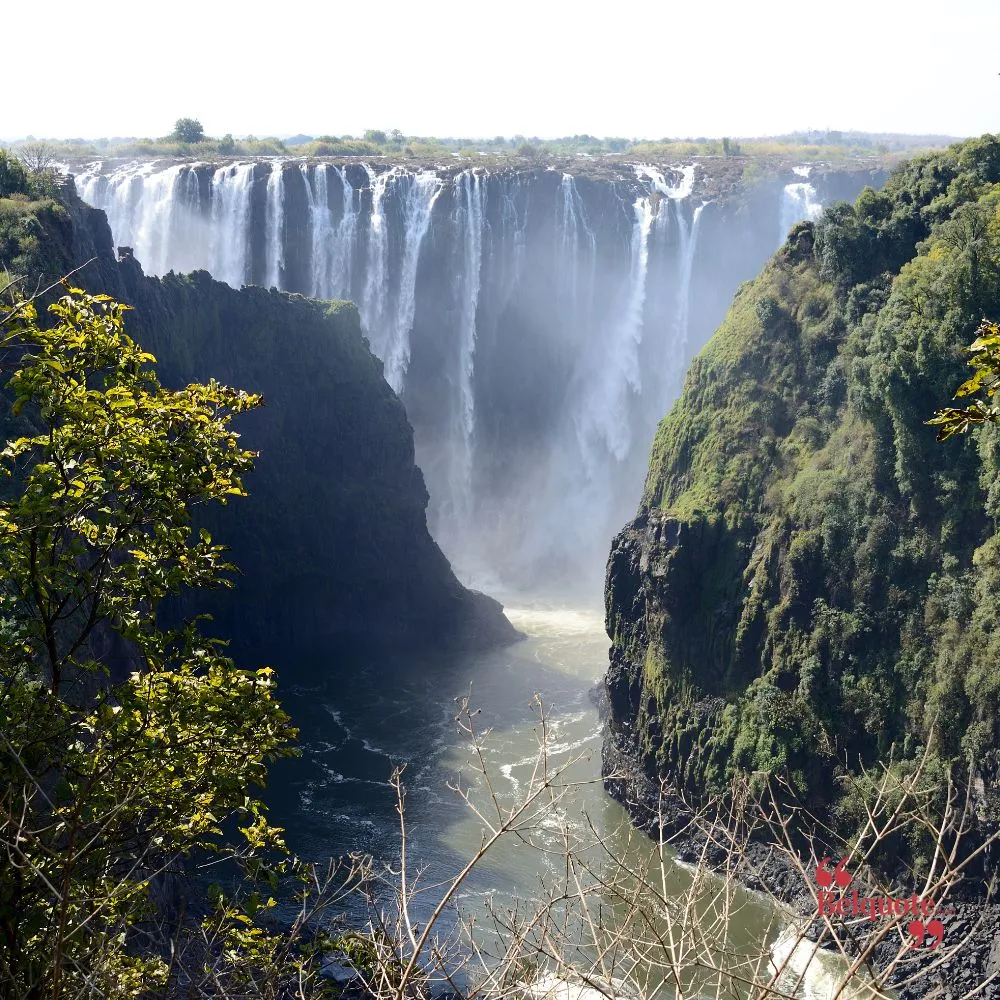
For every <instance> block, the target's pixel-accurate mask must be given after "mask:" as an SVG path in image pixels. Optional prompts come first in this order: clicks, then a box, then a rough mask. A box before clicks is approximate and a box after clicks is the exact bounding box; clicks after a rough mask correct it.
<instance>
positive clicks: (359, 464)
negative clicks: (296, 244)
mask: <svg viewBox="0 0 1000 1000" xmlns="http://www.w3.org/2000/svg"><path fill="white" fill-rule="evenodd" d="M66 210H67V211H66V216H65V217H64V218H63V221H62V225H61V227H60V229H59V230H58V231H55V230H48V229H47V230H46V232H47V233H48V235H47V237H46V244H45V245H46V248H47V249H46V256H45V259H44V264H45V268H46V271H47V272H48V273H49V274H55V275H56V276H58V274H59V273H63V272H64V271H66V270H69V269H70V267H73V266H78V265H80V264H82V263H83V262H85V261H90V263H88V264H87V265H86V266H85V267H83V269H82V270H81V271H80V272H79V273H78V274H77V275H75V276H74V278H73V280H74V281H75V282H77V283H79V284H81V285H83V286H85V287H87V288H88V290H92V291H98V290H100V291H106V292H108V293H109V294H111V295H113V296H115V297H116V298H119V299H121V300H122V301H125V302H128V303H129V304H131V305H132V306H134V311H133V312H131V313H130V314H129V316H128V329H129V332H130V334H131V335H132V336H133V337H134V338H135V339H136V340H137V341H138V342H139V343H140V344H142V346H143V347H144V348H145V349H147V350H149V351H150V352H151V353H153V354H154V355H155V356H156V358H157V369H158V372H159V375H160V379H161V381H162V382H163V383H164V384H165V385H175V386H176V385H185V384H187V383H188V382H192V381H205V380H207V379H209V378H215V379H217V380H219V381H222V382H225V383H227V384H230V385H234V386H238V387H240V388H245V389H247V390H248V391H252V392H259V393H262V394H263V396H264V400H265V405H264V407H263V408H262V409H260V410H257V411H254V412H252V413H249V414H246V415H244V416H243V417H242V418H241V419H240V422H239V424H238V430H239V431H240V433H241V434H242V435H243V441H244V443H245V444H246V446H247V447H249V448H251V449H253V450H255V451H259V452H260V458H259V459H258V462H257V467H256V470H255V471H254V472H253V473H252V474H251V475H250V476H248V477H247V480H246V485H247V488H248V490H249V493H250V496H249V497H248V498H246V499H242V500H240V501H239V502H235V503H233V504H232V505H230V506H228V507H226V508H222V509H219V510H217V511H213V512H212V513H211V514H210V515H207V516H206V517H205V522H204V523H205V526H207V527H208V528H209V529H210V530H211V532H212V534H213V536H214V537H216V538H217V539H218V540H219V541H222V542H223V543H225V544H227V545H229V546H230V547H231V556H232V561H233V562H234V563H235V564H236V565H237V566H238V567H239V570H240V575H239V577H238V579H237V581H236V587H235V589H234V590H232V591H225V592H219V593H218V594H207V595H205V594H199V595H198V596H197V607H198V609H199V610H207V611H209V612H211V613H212V614H213V616H214V618H215V623H214V624H213V625H212V627H211V630H212V631H213V632H214V633H215V634H218V635H221V636H223V637H225V638H228V639H230V640H232V643H233V649H234V652H236V653H237V654H239V655H242V656H252V657H254V658H255V659H258V660H263V659H270V660H272V661H274V662H278V663H281V664H287V665H288V669H289V670H290V671H292V672H293V671H294V663H293V662H289V654H290V652H291V651H292V650H294V651H295V652H296V653H301V652H303V651H305V650H308V649H319V648H323V649H330V648H331V647H333V648H336V647H338V646H344V645H351V646H364V647H387V648H421V649H427V648H432V649H433V648H438V649H444V648H449V647H486V646H490V645H495V644H498V643H503V642H509V641H511V640H513V639H514V638H516V632H515V631H514V630H513V628H512V627H511V626H510V624H509V623H508V622H507V620H506V619H505V618H504V616H503V614H502V609H501V607H500V605H499V604H497V602H495V601H493V600H492V599H491V598H489V597H486V596H485V595H482V594H479V593H476V592H473V591H469V590H467V589H465V588H464V587H463V586H462V585H461V584H460V583H459V581H458V579H457V578H456V577H455V575H454V573H453V572H452V570H451V567H450V565H449V564H448V561H447V560H446V559H445V557H444V555H443V554H442V553H441V551H440V549H439V548H438V547H437V545H436V544H435V543H434V541H433V540H432V539H431V537H430V534H429V533H428V530H427V523H426V514H425V511H426V505H427V491H426V489H425V487H424V481H423V477H422V475H421V473H420V470H419V469H418V468H417V466H416V464H415V462H414V452H413V432H412V430H411V428H410V426H409V424H408V422H407V419H406V415H405V413H404V410H403V406H402V404H401V403H400V401H399V399H398V398H397V397H396V395H395V394H394V393H393V391H392V390H391V389H390V388H389V386H388V385H387V384H386V382H385V380H384V378H383V375H382V364H381V362H380V361H378V359H377V358H375V357H374V356H373V355H372V354H371V352H370V351H369V349H368V344H367V341H366V340H365V339H364V338H363V337H362V333H361V327H360V322H359V317H358V313H357V310H356V308H355V307H354V306H353V305H352V304H350V303H346V302H319V301H314V300H310V299H305V298H303V297H301V296H297V295H288V294H284V293H279V292H276V291H266V290H264V289H262V288H246V289H243V290H242V291H236V290H234V289H232V288H230V287H229V286H227V285H224V284H221V283H220V282H217V281H214V280H212V278H211V277H210V276H209V275H208V274H207V273H205V272H195V273H193V274H190V275H186V276H183V277H180V276H177V275H174V274H170V275H168V276H166V277H164V278H162V279H157V278H150V277H147V276H145V275H144V274H143V272H142V269H141V267H140V264H139V262H138V261H136V260H135V259H134V258H133V257H131V255H129V254H127V253H126V254H123V255H122V260H121V261H118V260H116V259H115V256H114V252H113V244H112V237H111V232H110V230H109V228H108V225H107V222H106V220H105V217H104V214H103V212H98V211H95V210H93V209H90V208H87V207H86V206H84V205H83V204H82V203H81V202H80V201H79V200H78V199H77V198H76V196H75V195H74V194H72V193H67V195H66Z"/></svg>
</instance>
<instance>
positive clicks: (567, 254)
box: [556, 174, 597, 308]
mask: <svg viewBox="0 0 1000 1000" xmlns="http://www.w3.org/2000/svg"><path fill="white" fill-rule="evenodd" d="M559 190H560V200H559V201H558V202H557V205H556V210H557V213H558V220H557V221H558V224H557V227H556V231H557V234H558V243H559V245H558V253H559V256H560V258H561V259H562V260H563V261H564V262H565V263H564V264H563V267H564V269H565V272H564V273H565V275H566V279H565V288H564V294H565V295H566V298H567V299H568V301H569V302H570V303H571V307H573V308H578V307H580V306H581V305H582V303H581V302H580V295H579V287H580V261H581V258H586V259H587V260H588V261H589V266H588V274H587V276H586V278H585V280H586V284H587V291H588V295H592V294H593V284H594V268H595V266H596V253H597V237H596V236H595V235H594V230H593V229H592V228H591V227H590V223H589V221H588V219H587V212H586V209H585V208H584V204H583V199H582V198H581V197H580V193H579V192H578V191H577V189H576V181H575V180H574V179H573V176H572V175H571V174H563V175H562V181H561V183H560V185H559Z"/></svg>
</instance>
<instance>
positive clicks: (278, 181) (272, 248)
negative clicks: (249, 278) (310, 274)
mask: <svg viewBox="0 0 1000 1000" xmlns="http://www.w3.org/2000/svg"><path fill="white" fill-rule="evenodd" d="M284 270H285V165H284V164H283V163H282V162H281V161H280V160H276V161H275V162H274V163H272V164H271V174H270V176H269V177H268V179H267V278H266V279H265V281H264V284H265V285H266V286H267V287H268V288H281V287H283V286H282V278H283V272H284Z"/></svg>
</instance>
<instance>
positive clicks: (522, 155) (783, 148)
mask: <svg viewBox="0 0 1000 1000" xmlns="http://www.w3.org/2000/svg"><path fill="white" fill-rule="evenodd" d="M947 141H948V140H947V139H946V138H944V137H941V136H917V137H914V136H892V135H886V136H877V137H872V136H866V135H865V134H863V133H842V132H827V133H809V134H805V133H803V134H798V135H793V136H782V137H779V138H776V139H775V138H770V139H769V138H763V139H739V140H737V139H734V138H730V137H724V138H718V139H712V138H706V137H704V136H701V137H698V138H694V139H676V138H675V139H671V138H663V139H655V140H652V139H642V138H632V139H627V138H624V137H620V136H617V137H616V136H606V137H604V138H598V137H597V136H593V135H587V134H579V135H571V136H562V137H560V138H555V139H542V138H540V137H538V136H524V135H514V136H502V135H498V136H494V137H493V138H490V139H472V138H462V137H452V138H447V137H446V138H441V137H434V136H418V135H404V134H403V133H402V132H401V131H400V130H399V129H366V130H365V131H364V134H363V136H361V137H360V138H359V137H357V136H352V135H340V136H338V135H332V134H331V135H320V136H317V137H315V138H313V137H310V136H303V135H297V136H293V137H291V138H289V139H287V140H285V141H282V140H281V139H278V138H275V137H269V138H263V139H259V138H257V137H255V136H245V137H242V138H234V137H233V136H232V135H231V134H227V135H225V136H223V137H222V138H221V139H214V138H211V137H208V136H206V135H205V134H204V130H203V129H202V127H201V123H200V122H199V121H198V120H197V119H193V118H181V119H178V121H177V122H176V123H175V126H174V130H173V132H172V133H171V134H170V135H168V136H165V137H163V138H159V139H150V138H145V139H143V138H128V139H124V138H118V139H97V140H85V139H69V140H50V141H48V142H46V143H43V144H39V143H37V142H34V141H33V142H31V143H23V144H21V145H19V146H17V147H16V148H17V150H18V151H20V150H21V149H22V148H23V147H24V146H28V145H34V146H38V145H44V146H45V147H46V149H47V150H50V151H51V154H52V155H55V157H56V158H59V157H62V158H63V159H80V158H86V157H128V156H140V157H161V156H162V157H190V158H192V159H201V160H205V159H212V158H213V157H217V156H280V155H289V156H350V157H354V156H358V157H363V156H390V157H405V158H407V159H417V160H433V159H440V158H443V157H449V158H451V157H453V156H455V155H458V156H477V157H478V156H487V157H491V158H494V159H496V160H499V161H507V160H511V159H515V160H516V159H522V160H523V159H527V160H529V161H532V162H534V161H536V160H540V159H545V158H548V159H552V158H557V157H605V156H625V157H632V158H635V157H644V158H648V159H656V160H677V159H686V158H691V157H697V156H707V157H721V158H726V159H738V160H745V161H746V162H747V163H751V162H753V161H754V160H755V159H765V160H774V161H795V162H809V161H823V162H830V163H837V162H842V161H845V160H851V159H857V158H872V157H880V158H885V157H889V159H891V160H896V161H898V160H899V159H900V158H901V156H902V155H903V153H912V152H913V151H914V149H919V148H925V149H929V148H934V147H939V146H942V145H944V144H945V143H946V142H947Z"/></svg>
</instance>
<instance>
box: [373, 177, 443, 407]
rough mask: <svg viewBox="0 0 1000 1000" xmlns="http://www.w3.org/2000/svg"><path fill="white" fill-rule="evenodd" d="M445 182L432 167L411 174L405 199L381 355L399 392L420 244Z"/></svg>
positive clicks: (388, 377)
mask: <svg viewBox="0 0 1000 1000" xmlns="http://www.w3.org/2000/svg"><path fill="white" fill-rule="evenodd" d="M443 187H444V185H443V184H442V182H441V180H440V178H439V177H438V176H437V174H435V173H434V172H433V171H430V170H422V171H420V173H418V174H412V175H409V177H408V179H407V191H406V195H405V197H404V202H403V240H404V242H403V262H402V265H401V268H400V275H399V289H398V291H397V295H396V315H395V319H394V321H393V325H392V329H391V331H390V332H389V337H388V346H387V347H386V349H385V352H384V353H383V355H382V359H383V361H384V362H385V377H386V381H388V383H389V385H391V386H392V387H393V389H394V390H395V391H396V392H399V391H400V390H401V389H402V387H403V377H404V376H405V375H406V369H407V368H408V367H409V364H410V331H411V330H412V329H413V316H414V313H415V311H416V295H417V265H418V263H419V262H420V248H421V246H422V245H423V242H424V237H425V236H426V235H427V230H428V229H429V228H430V225H431V214H432V212H433V211H434V203H435V202H436V201H437V200H438V196H439V195H440V194H441V191H442V189H443Z"/></svg>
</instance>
